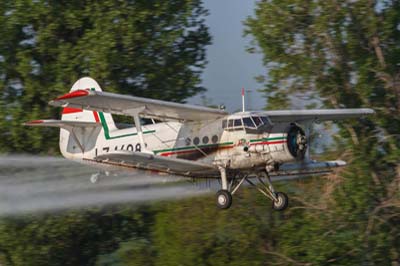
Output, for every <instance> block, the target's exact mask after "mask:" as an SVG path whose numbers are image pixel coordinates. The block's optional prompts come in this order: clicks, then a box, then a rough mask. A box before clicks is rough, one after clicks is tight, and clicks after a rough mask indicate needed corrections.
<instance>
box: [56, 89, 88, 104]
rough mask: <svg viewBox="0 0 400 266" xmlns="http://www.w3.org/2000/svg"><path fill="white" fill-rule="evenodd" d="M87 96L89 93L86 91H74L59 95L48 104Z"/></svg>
mask: <svg viewBox="0 0 400 266" xmlns="http://www.w3.org/2000/svg"><path fill="white" fill-rule="evenodd" d="M87 95H89V91H87V90H76V91H73V92H69V93H67V94H64V95H61V96H59V97H57V98H56V99H54V100H53V101H50V102H55V101H61V100H65V99H71V98H76V97H83V96H87Z"/></svg>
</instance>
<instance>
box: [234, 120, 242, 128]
mask: <svg viewBox="0 0 400 266" xmlns="http://www.w3.org/2000/svg"><path fill="white" fill-rule="evenodd" d="M233 126H234V127H241V126H242V119H235V122H234V124H233Z"/></svg>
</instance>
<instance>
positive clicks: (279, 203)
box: [217, 167, 289, 211]
mask: <svg viewBox="0 0 400 266" xmlns="http://www.w3.org/2000/svg"><path fill="white" fill-rule="evenodd" d="M219 170H220V173H221V186H222V189H221V190H219V191H218V192H217V206H218V208H220V209H228V208H229V207H230V206H231V205H232V195H233V194H235V192H236V191H237V190H238V189H239V187H240V186H241V185H242V184H243V182H244V181H246V182H247V183H249V184H250V185H251V186H253V187H255V188H256V189H257V190H258V191H259V192H261V193H262V194H263V195H264V196H266V197H267V198H269V199H271V201H272V208H273V209H274V210H277V211H283V210H284V209H286V208H287V206H288V203H289V199H288V197H287V195H286V194H285V193H283V192H276V191H275V189H274V187H273V186H272V183H271V178H270V176H269V174H268V172H267V171H265V172H262V173H260V174H259V175H257V179H258V184H255V183H254V182H252V181H251V180H250V179H249V176H248V175H242V176H235V177H233V178H231V179H230V182H229V184H228V179H227V176H226V168H224V167H220V168H219ZM263 177H264V178H263ZM263 179H264V180H265V181H264V180H263Z"/></svg>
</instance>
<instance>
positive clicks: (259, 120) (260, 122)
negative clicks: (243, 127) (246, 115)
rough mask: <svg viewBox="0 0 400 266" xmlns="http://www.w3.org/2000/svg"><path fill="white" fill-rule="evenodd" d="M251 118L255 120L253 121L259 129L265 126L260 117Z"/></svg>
mask: <svg viewBox="0 0 400 266" xmlns="http://www.w3.org/2000/svg"><path fill="white" fill-rule="evenodd" d="M251 118H253V121H254V123H255V124H256V127H259V126H261V125H262V124H263V122H262V121H261V119H260V117H258V116H252V117H251Z"/></svg>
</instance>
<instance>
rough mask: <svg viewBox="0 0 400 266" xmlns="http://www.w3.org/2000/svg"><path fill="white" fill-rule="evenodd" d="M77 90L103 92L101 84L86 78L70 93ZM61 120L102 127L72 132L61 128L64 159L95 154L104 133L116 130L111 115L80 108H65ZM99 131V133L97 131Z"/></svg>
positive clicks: (77, 129) (61, 146)
mask: <svg viewBox="0 0 400 266" xmlns="http://www.w3.org/2000/svg"><path fill="white" fill-rule="evenodd" d="M76 90H95V91H101V88H100V86H99V84H98V83H97V82H96V81H95V80H94V79H92V78H89V77H84V78H81V79H79V80H78V81H76V82H75V84H74V85H73V86H72V88H71V90H70V92H73V91H76ZM61 120H68V121H79V122H96V123H101V125H102V127H100V128H98V129H95V131H93V130H92V129H86V128H76V129H74V130H72V131H68V130H65V129H63V128H61V130H60V151H61V153H62V154H63V155H64V157H67V158H71V159H80V158H82V157H83V156H84V154H85V153H88V152H89V153H90V152H91V153H94V148H95V146H96V143H97V142H98V140H99V138H100V139H102V138H104V134H103V133H102V132H104V133H106V132H107V133H108V132H109V130H113V129H115V124H114V120H113V118H112V116H111V114H109V113H102V112H97V111H90V110H84V109H79V108H71V107H68V106H66V107H64V109H63V110H62V115H61ZM97 130H98V131H97Z"/></svg>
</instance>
